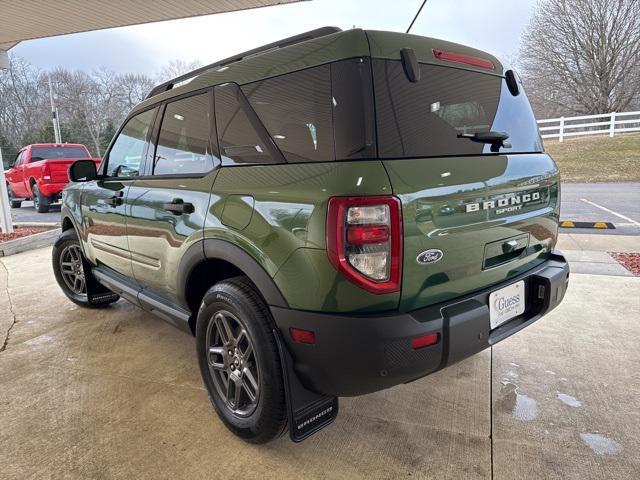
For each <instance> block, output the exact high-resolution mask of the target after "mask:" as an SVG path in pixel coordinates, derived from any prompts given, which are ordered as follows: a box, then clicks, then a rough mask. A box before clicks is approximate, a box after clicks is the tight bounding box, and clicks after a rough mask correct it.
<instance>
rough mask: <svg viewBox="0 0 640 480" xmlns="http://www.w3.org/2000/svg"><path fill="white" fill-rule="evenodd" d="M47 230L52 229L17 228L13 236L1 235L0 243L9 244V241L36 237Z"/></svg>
mask: <svg viewBox="0 0 640 480" xmlns="http://www.w3.org/2000/svg"><path fill="white" fill-rule="evenodd" d="M47 230H51V229H50V228H45V227H20V228H15V229H14V230H13V233H12V234H11V235H7V234H6V233H0V243H3V242H8V241H9V240H15V239H16V238H23V237H28V236H29V235H34V234H36V233H42V232H46V231H47Z"/></svg>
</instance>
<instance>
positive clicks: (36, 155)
mask: <svg viewBox="0 0 640 480" xmlns="http://www.w3.org/2000/svg"><path fill="white" fill-rule="evenodd" d="M59 158H90V156H89V153H88V152H87V151H86V150H85V149H84V148H82V147H32V148H31V161H32V162H36V161H40V160H56V159H59Z"/></svg>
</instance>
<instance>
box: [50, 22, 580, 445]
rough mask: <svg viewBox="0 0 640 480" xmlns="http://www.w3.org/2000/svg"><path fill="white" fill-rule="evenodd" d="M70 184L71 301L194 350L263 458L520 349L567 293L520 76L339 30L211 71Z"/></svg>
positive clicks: (181, 80)
mask: <svg viewBox="0 0 640 480" xmlns="http://www.w3.org/2000/svg"><path fill="white" fill-rule="evenodd" d="M70 176H71V179H72V180H73V181H74V183H73V184H71V185H70V186H69V187H67V188H66V189H65V191H64V198H63V207H62V221H63V233H62V235H61V236H60V238H59V240H58V241H57V243H56V244H55V247H54V249H53V267H54V270H55V275H56V278H57V281H58V283H59V284H60V286H61V288H62V290H63V291H64V293H65V294H66V295H67V296H68V297H69V298H70V299H71V300H72V301H74V302H76V303H77V304H79V305H82V306H86V307H103V306H105V305H108V304H110V303H113V302H115V301H116V300H118V298H119V297H123V298H125V299H127V300H129V301H130V302H133V303H134V304H136V305H138V306H140V307H141V308H143V309H145V310H147V311H149V312H152V313H154V314H156V315H157V316H159V317H161V318H162V319H164V320H166V321H167V322H169V323H171V324H173V325H175V326H176V327H178V328H181V329H183V330H185V331H186V332H190V333H192V334H194V335H195V337H196V347H197V356H198V360H199V364H200V369H201V373H202V377H203V381H204V384H205V386H206V389H207V391H208V393H209V396H210V399H211V402H212V404H213V407H214V408H215V410H216V411H217V413H218V415H219V416H220V418H221V419H222V421H223V422H224V423H225V424H226V425H227V427H228V428H229V429H230V430H231V431H233V432H234V433H235V434H237V435H238V436H240V437H242V438H244V439H246V440H247V441H251V442H255V443H260V442H266V441H269V440H271V439H272V438H274V437H275V436H277V435H279V434H280V433H282V432H283V431H285V429H286V428H287V425H288V429H289V434H290V436H291V438H292V439H293V440H295V441H299V440H302V439H304V438H305V437H307V436H308V435H310V434H312V433H314V432H316V431H317V430H318V429H320V428H322V427H323V426H325V425H327V424H328V423H330V422H331V421H332V420H333V419H334V418H335V416H336V415H337V413H338V400H337V398H338V397H340V396H353V395H361V394H365V393H368V392H374V391H376V390H381V389H385V388H389V387H392V386H394V385H398V384H400V383H405V382H410V381H413V380H416V379H418V378H421V377H423V376H425V375H428V374H430V373H433V372H435V371H437V370H439V369H442V368H444V367H446V366H448V365H451V364H453V363H455V362H457V361H460V360H462V359H464V358H466V357H468V356H470V355H473V354H475V353H477V352H479V351H481V350H483V349H485V348H487V347H489V346H491V345H493V344H495V343H496V342H499V341H501V340H503V339H505V338H507V337H508V336H510V335H512V334H514V333H515V332H517V331H519V330H521V329H522V328H524V327H526V326H528V325H530V324H531V323H533V322H535V321H536V320H538V319H539V318H540V317H542V316H543V315H544V314H546V313H547V312H549V311H550V310H551V309H553V308H554V307H555V306H556V305H558V304H559V303H560V301H561V300H562V298H563V296H564V293H565V290H566V287H567V284H568V278H569V268H568V265H567V263H566V261H565V259H564V258H563V256H562V255H561V254H560V253H559V252H557V251H554V246H555V244H556V239H557V228H558V214H559V196H560V183H559V176H558V170H557V168H556V165H555V163H554V162H553V160H552V159H551V158H550V157H549V155H547V154H546V153H544V150H543V145H542V142H541V139H540V136H539V133H538V129H537V126H536V121H535V119H534V116H533V113H532V111H531V108H530V106H529V102H528V100H527V97H526V95H525V92H524V91H523V88H522V84H521V81H520V79H519V77H518V75H517V74H515V73H514V72H513V71H512V70H508V69H505V67H503V65H502V64H501V63H500V62H499V61H498V60H497V59H496V58H495V57H493V56H491V55H489V54H487V53H484V52H481V51H478V50H475V49H472V48H468V47H464V46H461V45H457V44H453V43H449V42H445V41H441V40H434V39H430V38H424V37H420V36H415V35H406V34H398V33H389V32H378V31H364V30H360V29H353V30H349V31H344V32H342V31H340V30H339V29H335V28H328V27H327V28H323V29H319V30H315V31H312V32H308V33H305V34H301V35H298V36H296V37H291V38H288V39H285V40H283V41H281V42H277V43H274V44H270V45H267V46H265V47H261V48H259V49H256V50H253V51H250V52H247V53H244V54H241V55H238V56H236V57H233V58H229V59H227V60H224V61H221V62H219V63H216V64H214V65H209V66H207V67H204V68H202V69H198V70H196V71H194V72H192V73H190V74H187V75H184V76H182V77H178V78H176V79H174V80H172V81H170V82H167V83H165V84H162V85H159V86H158V87H156V88H154V89H153V90H152V91H151V93H150V94H149V97H148V98H147V99H146V100H145V101H143V102H142V103H141V104H139V105H138V106H136V107H135V108H134V109H133V111H132V112H131V114H130V115H129V116H128V118H127V119H126V120H125V122H124V123H123V125H122V127H121V128H120V130H119V132H118V133H117V134H116V136H115V138H114V139H113V141H112V142H111V145H110V146H109V148H108V150H107V153H106V155H105V157H104V160H103V161H102V163H101V165H100V167H99V168H97V169H96V167H95V164H94V163H93V162H91V161H78V162H76V163H74V164H73V165H72V166H71V167H70Z"/></svg>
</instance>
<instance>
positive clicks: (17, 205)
mask: <svg viewBox="0 0 640 480" xmlns="http://www.w3.org/2000/svg"><path fill="white" fill-rule="evenodd" d="M7 194H8V195H9V203H10V204H11V208H20V206H21V205H22V200H18V199H16V198H15V197H14V196H13V192H12V191H11V187H10V186H9V184H8V183H7Z"/></svg>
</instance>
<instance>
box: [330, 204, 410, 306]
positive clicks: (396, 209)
mask: <svg viewBox="0 0 640 480" xmlns="http://www.w3.org/2000/svg"><path fill="white" fill-rule="evenodd" d="M327 253H328V255H329V260H330V261H331V264H332V265H333V266H334V267H335V268H336V269H337V270H338V271H339V272H340V273H342V274H343V275H344V276H345V277H346V278H347V279H349V280H350V281H352V282H353V283H355V284H356V285H358V286H359V287H362V288H364V289H365V290H367V291H369V292H372V293H377V294H380V293H390V292H397V291H398V290H400V280H401V277H402V214H401V205H400V201H399V200H398V199H397V198H396V197H392V196H384V197H382V196H381V197H333V198H331V199H329V209H328V212H327Z"/></svg>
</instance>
